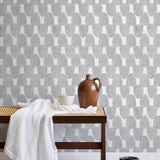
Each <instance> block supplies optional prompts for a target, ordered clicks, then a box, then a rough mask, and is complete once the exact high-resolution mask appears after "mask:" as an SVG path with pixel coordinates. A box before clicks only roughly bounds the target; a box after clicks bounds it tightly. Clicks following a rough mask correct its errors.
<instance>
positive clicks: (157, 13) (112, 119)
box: [0, 0, 160, 152]
mask: <svg viewBox="0 0 160 160" xmlns="http://www.w3.org/2000/svg"><path fill="white" fill-rule="evenodd" d="M87 73H90V74H92V77H93V78H94V77H99V78H101V80H102V83H103V87H102V90H101V92H100V97H99V105H100V106H103V107H105V110H106V113H107V116H108V124H107V151H109V152H110V151H111V152H112V151H121V152H122V151H123V152H128V151H135V152H141V151H151V152H152V151H159V149H160V125H159V124H160V1H159V0H0V105H1V106H12V105H16V103H17V102H19V101H21V102H30V101H33V100H35V99H37V98H49V99H51V101H52V102H53V101H56V100H57V98H58V95H60V94H77V86H78V84H79V83H80V81H81V80H82V79H84V78H85V75H86V74H87ZM75 103H78V99H77V97H76V99H75ZM3 130H4V125H1V127H0V131H1V134H0V135H1V136H0V137H1V139H2V138H3V137H4V132H2V131H3ZM99 130H100V126H99V125H93V124H91V125H84V124H82V125H81V126H79V125H74V128H73V126H71V125H70V126H69V127H68V130H67V133H66V136H65V139H64V140H72V141H77V140H80V141H84V140H90V141H98V140H99V139H100V131H99Z"/></svg>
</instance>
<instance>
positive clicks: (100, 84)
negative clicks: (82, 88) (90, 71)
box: [93, 78, 102, 92]
mask: <svg viewBox="0 0 160 160" xmlns="http://www.w3.org/2000/svg"><path fill="white" fill-rule="evenodd" d="M96 80H98V81H99V87H98V88H97V91H98V92H99V90H100V89H101V86H102V83H101V80H100V79H99V78H94V79H93V81H96Z"/></svg>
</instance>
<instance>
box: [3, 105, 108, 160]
mask: <svg viewBox="0 0 160 160" xmlns="http://www.w3.org/2000/svg"><path fill="white" fill-rule="evenodd" d="M18 109H19V108H17V107H0V123H9V119H10V116H11V115H12V114H13V113H15V112H16V111H17V110H18ZM53 122H54V123H100V124H101V142H56V146H57V148H58V149H101V160H105V159H106V138H105V137H106V134H105V130H106V127H105V124H106V114H105V111H104V108H102V107H99V108H98V109H97V112H96V113H95V114H84V113H83V114H57V115H55V116H53ZM4 145H5V142H0V149H3V148H4Z"/></svg>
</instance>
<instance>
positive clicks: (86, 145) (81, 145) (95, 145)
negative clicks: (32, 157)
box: [0, 142, 102, 149]
mask: <svg viewBox="0 0 160 160" xmlns="http://www.w3.org/2000/svg"><path fill="white" fill-rule="evenodd" d="M55 144H56V147H57V149H101V148H102V143H101V142H55ZM4 145H5V142H0V149H3V148H4Z"/></svg>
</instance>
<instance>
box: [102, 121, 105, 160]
mask: <svg viewBox="0 0 160 160" xmlns="http://www.w3.org/2000/svg"><path fill="white" fill-rule="evenodd" d="M105 132H106V128H105V123H102V125H101V142H102V148H101V160H106V133H105Z"/></svg>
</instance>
